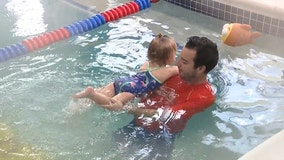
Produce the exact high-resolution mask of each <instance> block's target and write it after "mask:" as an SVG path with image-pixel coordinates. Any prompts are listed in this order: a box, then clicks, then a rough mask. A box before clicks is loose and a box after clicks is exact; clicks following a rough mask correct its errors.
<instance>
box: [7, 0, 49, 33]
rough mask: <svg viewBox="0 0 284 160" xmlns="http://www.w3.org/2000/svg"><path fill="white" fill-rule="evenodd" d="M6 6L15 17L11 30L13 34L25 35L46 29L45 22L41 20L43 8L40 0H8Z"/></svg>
mask: <svg viewBox="0 0 284 160" xmlns="http://www.w3.org/2000/svg"><path fill="white" fill-rule="evenodd" d="M6 7H7V9H8V11H9V12H10V13H9V14H11V15H13V17H14V18H15V19H16V23H15V24H14V25H15V26H14V28H13V29H12V31H11V32H12V33H14V36H21V37H26V36H31V35H35V34H38V33H42V32H45V31H46V27H47V24H45V23H44V20H43V13H44V9H43V6H42V3H41V2H40V0H33V1H27V0H26V1H21V0H10V1H9V2H8V3H7V4H6ZM11 17H12V16H11Z"/></svg>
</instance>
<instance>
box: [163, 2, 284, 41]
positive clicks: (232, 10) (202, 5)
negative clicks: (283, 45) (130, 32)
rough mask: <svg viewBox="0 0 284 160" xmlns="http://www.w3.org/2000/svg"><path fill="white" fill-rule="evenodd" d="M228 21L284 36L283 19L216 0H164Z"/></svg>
mask: <svg viewBox="0 0 284 160" xmlns="http://www.w3.org/2000/svg"><path fill="white" fill-rule="evenodd" d="M166 1H168V2H171V3H174V4H176V5H179V6H182V7H185V8H188V9H190V10H193V11H196V12H199V13H202V14H205V15H208V16H212V17H215V18H219V19H222V20H225V21H228V22H238V23H246V24H250V25H251V26H252V28H253V29H254V30H257V31H260V32H263V33H267V34H271V35H273V36H277V37H281V38H284V20H280V19H277V18H273V17H269V16H265V15H262V14H257V13H254V12H251V11H249V10H244V9H242V8H237V7H234V6H230V5H227V4H223V3H220V2H218V1H216V0H166Z"/></svg>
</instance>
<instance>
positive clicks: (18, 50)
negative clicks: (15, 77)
mask: <svg viewBox="0 0 284 160" xmlns="http://www.w3.org/2000/svg"><path fill="white" fill-rule="evenodd" d="M151 2H152V3H156V2H158V1H157V0H134V1H131V2H129V3H126V4H123V5H120V6H118V7H115V8H113V9H110V10H107V11H105V12H102V13H100V14H97V15H95V16H92V17H90V18H87V19H84V20H80V21H77V22H74V23H72V24H70V25H68V26H65V27H62V28H58V29H55V30H53V31H50V32H45V33H42V34H40V35H38V36H34V37H31V38H27V39H24V40H23V41H22V42H20V43H16V44H12V45H9V46H6V47H4V48H0V62H4V61H7V60H9V59H11V58H14V57H18V56H21V55H24V54H26V53H29V52H33V51H35V50H38V49H40V48H44V47H46V46H48V45H51V44H53V43H55V42H57V41H60V40H63V39H67V38H70V37H72V36H76V35H78V34H81V33H84V32H87V31H90V30H92V29H94V28H97V27H99V26H101V25H103V24H105V23H108V22H111V21H115V20H117V19H119V18H122V17H125V16H128V15H131V14H134V13H136V12H139V11H142V10H144V9H147V8H149V7H151Z"/></svg>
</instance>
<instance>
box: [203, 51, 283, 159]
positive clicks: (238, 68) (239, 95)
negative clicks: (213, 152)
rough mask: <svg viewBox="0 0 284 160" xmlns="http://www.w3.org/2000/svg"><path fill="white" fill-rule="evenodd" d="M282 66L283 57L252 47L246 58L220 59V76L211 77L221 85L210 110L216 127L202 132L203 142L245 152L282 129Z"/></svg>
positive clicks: (218, 69)
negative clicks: (211, 131)
mask: <svg viewBox="0 0 284 160" xmlns="http://www.w3.org/2000/svg"><path fill="white" fill-rule="evenodd" d="M283 69H284V58H281V57H278V56H275V55H271V54H267V53H262V52H258V51H256V50H254V49H250V50H249V51H248V53H247V58H235V59H231V58H225V59H222V60H221V63H220V64H219V66H218V68H217V71H216V72H218V73H219V76H220V77H223V78H220V77H219V78H217V79H215V80H214V79H213V80H212V81H213V83H216V84H217V86H219V87H220V86H223V88H222V90H223V92H219V93H220V94H219V96H220V97H219V98H218V99H217V105H218V107H217V109H216V110H214V111H213V112H212V113H213V115H214V116H215V117H216V121H215V126H216V127H217V128H218V130H219V131H218V132H216V133H210V134H208V135H206V136H204V137H203V143H204V144H206V145H212V146H215V147H217V148H220V147H224V148H227V149H229V150H231V151H233V152H236V153H241V154H244V153H246V152H247V151H248V150H250V149H252V148H253V147H255V146H256V145H258V144H259V143H261V142H263V141H264V140H265V139H267V138H269V137H270V136H272V135H273V134H275V133H277V132H278V131H279V130H281V129H282V128H283V123H284V112H283V111H284V102H283V100H282V99H283V98H284V85H283V84H284V83H283V82H284V79H283ZM214 75H216V74H214ZM220 79H223V80H224V81H226V83H224V82H222V81H221V82H220V81H219V80H220ZM216 80H217V81H216ZM216 84H215V85H216ZM220 84H221V85H220ZM224 85H225V86H224ZM224 91H225V92H226V93H224ZM217 94H218V93H217ZM240 146H241V147H240Z"/></svg>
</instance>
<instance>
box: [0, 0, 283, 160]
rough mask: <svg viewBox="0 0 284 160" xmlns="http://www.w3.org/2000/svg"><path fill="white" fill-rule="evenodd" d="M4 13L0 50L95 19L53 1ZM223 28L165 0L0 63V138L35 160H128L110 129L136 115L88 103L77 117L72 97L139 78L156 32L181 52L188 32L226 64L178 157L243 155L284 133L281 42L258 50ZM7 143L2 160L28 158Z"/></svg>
mask: <svg viewBox="0 0 284 160" xmlns="http://www.w3.org/2000/svg"><path fill="white" fill-rule="evenodd" d="M122 2H125V1H112V2H106V3H109V4H110V5H112V6H113V5H114V4H117V5H120V4H121V3H122ZM31 3H32V5H31ZM31 6H32V7H31ZM0 10H1V12H0V19H1V30H0V37H1V38H0V45H1V46H0V47H5V46H7V45H11V44H14V43H17V42H20V41H22V40H23V39H25V38H28V37H30V36H33V35H37V34H40V33H43V32H47V31H51V30H54V29H57V28H60V27H63V26H66V25H69V24H71V23H73V22H75V21H78V20H82V19H85V18H89V17H91V16H92V15H91V14H90V13H87V12H83V11H82V10H79V9H77V8H73V7H71V6H69V5H67V4H66V3H62V2H61V1H56V0H48V1H40V0H35V1H33V2H29V1H19V0H9V1H7V0H5V1H1V2H0ZM31 10H32V11H33V12H32V13H29V12H30V11H31ZM224 23H225V22H224V21H220V20H217V19H214V18H211V17H208V16H204V15H201V14H197V13H195V12H192V11H189V10H186V9H183V8H180V7H178V6H175V5H172V4H169V3H167V2H164V1H161V2H159V3H157V4H153V5H152V7H151V8H149V9H147V10H144V11H141V12H140V13H136V14H134V15H130V16H127V17H125V18H121V19H120V20H118V21H115V22H112V23H108V24H105V25H103V26H100V27H98V28H96V29H94V30H92V31H89V32H87V33H84V34H81V35H79V36H75V37H72V38H69V39H66V40H63V41H60V42H57V43H55V44H52V45H50V46H48V47H46V48H43V49H40V50H38V51H34V52H32V53H28V54H26V55H23V56H20V57H16V58H13V59H10V60H9V61H6V62H2V63H0V75H1V77H0V124H3V125H0V126H1V130H0V133H2V131H3V133H4V134H6V135H7V134H8V135H9V136H8V137H12V138H10V139H13V144H15V145H14V146H15V148H17V146H18V147H21V146H22V145H17V144H23V145H24V146H25V147H23V148H28V149H29V150H31V151H30V152H28V153H32V154H37V155H40V156H37V157H35V159H54V160H61V159H82V160H89V159H98V160H99V159H109V160H112V159H117V160H119V159H121V160H124V159H131V157H132V156H134V155H124V154H123V153H122V152H123V151H122V150H116V147H115V146H114V143H113V140H112V133H113V132H114V131H115V130H116V129H118V128H121V127H123V126H125V125H127V124H128V123H129V122H130V121H131V120H132V116H131V115H128V114H125V113H123V112H119V113H116V112H110V111H107V110H104V109H101V108H99V107H96V106H94V107H90V106H89V103H88V102H86V103H85V102H82V103H85V107H84V108H83V109H81V110H80V112H78V113H76V114H71V113H70V107H71V106H72V104H73V101H72V98H71V97H72V95H73V94H75V93H76V92H78V91H81V90H83V89H84V88H85V87H86V86H88V85H92V86H94V87H100V86H102V85H105V84H107V83H108V82H111V81H112V80H113V79H115V78H117V77H119V76H125V75H129V74H133V73H135V72H136V69H137V66H139V65H140V64H141V63H143V62H144V61H145V60H146V58H145V57H146V56H145V55H146V51H147V45H148V44H149V42H150V41H151V39H152V38H153V35H154V34H157V33H162V34H167V35H169V36H173V37H174V38H175V40H176V41H177V43H178V44H179V46H182V45H184V43H185V41H186V38H187V36H190V35H199V36H206V37H209V38H210V39H212V40H213V41H214V42H216V43H217V44H218V47H219V51H220V62H219V64H218V66H217V67H216V69H215V70H214V71H212V72H211V73H210V75H209V80H210V82H212V84H213V85H214V88H215V90H216V97H217V100H216V103H215V104H214V105H213V106H212V107H211V108H209V109H208V110H206V111H205V112H202V113H200V114H198V115H195V116H193V117H192V119H191V120H190V121H189V122H188V125H187V127H186V129H185V130H184V132H183V133H182V135H181V136H180V137H178V138H177V139H176V143H175V149H174V152H173V159H177V160H180V159H202V160H212V159H218V160H229V159H232V160H234V159H237V158H238V157H240V156H241V155H243V154H244V153H246V152H247V151H249V150H250V149H252V148H253V147H255V146H256V145H258V144H260V143H261V142H263V141H264V140H266V139H267V138H269V137H270V136H272V135H273V134H275V133H277V132H278V131H280V130H281V129H283V126H284V125H283V124H284V102H283V100H282V99H283V97H284V83H283V82H284V81H283V79H284V73H283V72H284V71H283V70H284V58H283V55H282V51H283V48H284V46H283V45H281V44H283V42H284V40H283V39H277V38H275V37H271V36H269V35H262V37H260V38H259V39H258V40H257V41H256V42H255V44H252V45H247V46H243V47H238V48H232V47H228V46H225V45H224V44H222V43H221V41H220V39H221V38H220V31H221V28H222V26H223V24H224ZM3 37H5V38H3ZM2 126H4V127H2ZM8 128H9V129H8ZM10 132H12V133H11V134H10ZM0 135H2V134H0ZM4 137H5V136H4ZM6 137H7V136H6ZM3 142H7V140H6V139H5V138H3V137H0V144H6V146H1V145H0V155H1V154H3V155H4V156H7V155H9V156H12V158H18V157H20V158H21V157H22V158H23V159H24V158H25V157H24V156H18V155H16V154H12V153H14V152H19V153H20V151H17V150H16V149H15V150H16V151H15V150H9V149H6V148H7V146H8V145H11V143H3ZM25 153H27V152H25ZM12 158H11V159H12ZM20 158H19V159H20ZM26 159H31V158H26ZM132 159H133V157H132Z"/></svg>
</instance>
